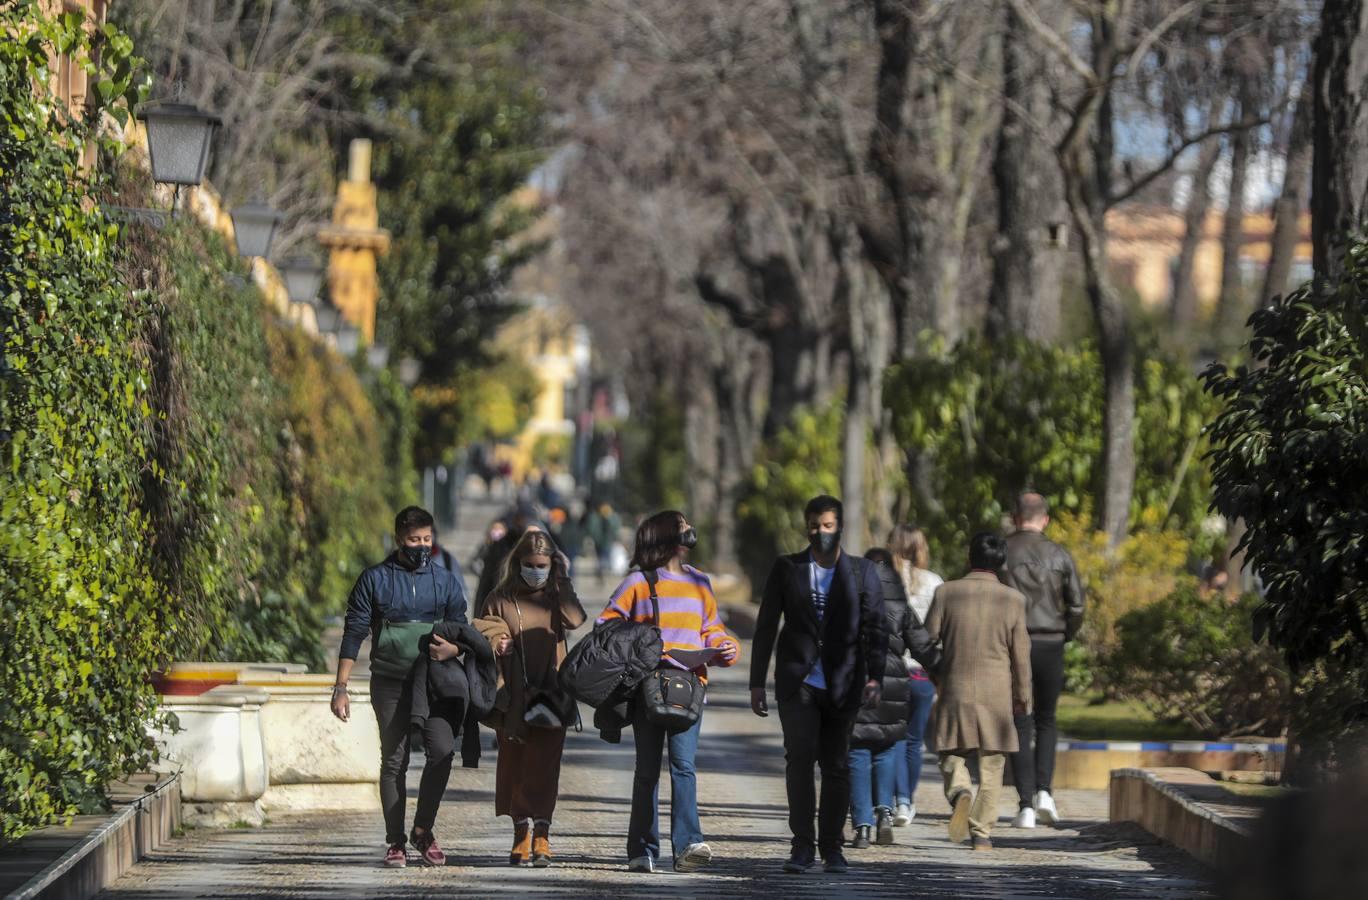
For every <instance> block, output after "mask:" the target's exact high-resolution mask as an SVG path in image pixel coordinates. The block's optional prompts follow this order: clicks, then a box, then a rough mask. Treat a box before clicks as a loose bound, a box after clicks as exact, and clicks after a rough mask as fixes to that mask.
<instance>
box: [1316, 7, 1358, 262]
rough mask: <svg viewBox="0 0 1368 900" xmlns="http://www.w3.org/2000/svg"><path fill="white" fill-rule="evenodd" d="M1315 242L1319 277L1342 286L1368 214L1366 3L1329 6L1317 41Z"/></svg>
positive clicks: (1323, 15) (1322, 16)
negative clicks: (1338, 281)
mask: <svg viewBox="0 0 1368 900" xmlns="http://www.w3.org/2000/svg"><path fill="white" fill-rule="evenodd" d="M1314 81H1315V91H1314V97H1315V117H1314V136H1315V137H1314V141H1315V150H1314V161H1313V165H1312V187H1311V240H1312V244H1313V245H1314V248H1315V265H1316V274H1317V275H1318V276H1320V277H1322V278H1327V279H1332V280H1333V279H1337V278H1338V277H1339V276H1340V275H1341V273H1342V272H1343V270H1344V256H1345V252H1346V250H1347V248H1348V246H1349V242H1350V240H1351V239H1352V237H1353V236H1354V235H1356V234H1361V233H1362V231H1363V228H1364V219H1365V214H1368V4H1365V2H1364V0H1325V5H1324V6H1323V7H1322V10H1321V29H1320V36H1319V37H1318V38H1317V39H1316V66H1315V76H1314Z"/></svg>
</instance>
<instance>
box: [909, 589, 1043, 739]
mask: <svg viewBox="0 0 1368 900" xmlns="http://www.w3.org/2000/svg"><path fill="white" fill-rule="evenodd" d="M926 630H927V631H928V632H930V633H931V638H932V639H933V640H937V641H939V642H940V644H941V647H942V651H943V653H944V656H943V657H942V659H941V664H940V668H939V669H938V670H937V673H936V681H937V685H936V687H937V698H936V712H935V720H934V722H933V725H932V733H931V746H932V747H933V748H934V749H935V750H937V751H939V752H942V753H944V752H948V751H951V750H988V751H992V752H999V753H1015V752H1016V750H1017V733H1016V727H1015V725H1014V724H1013V722H1012V701H1013V699H1014V698H1015V699H1016V700H1017V702H1019V703H1021V704H1023V705H1024V706H1026V707H1028V708H1029V706H1030V702H1031V639H1030V637H1029V636H1028V635H1027V633H1026V600H1025V598H1024V597H1022V595H1021V594H1020V593H1019V592H1017V591H1015V590H1013V589H1012V588H1009V587H1007V586H1006V585H1004V584H1002V583H1001V582H1000V581H998V579H997V576H996V575H993V574H991V573H988V572H971V573H969V574H968V575H966V576H965V577H964V578H961V579H959V580H958V581H947V582H946V583H945V584H942V585H941V586H940V587H938V588H936V595H935V597H934V598H933V599H932V600H931V609H930V611H929V612H928V613H927V614H926Z"/></svg>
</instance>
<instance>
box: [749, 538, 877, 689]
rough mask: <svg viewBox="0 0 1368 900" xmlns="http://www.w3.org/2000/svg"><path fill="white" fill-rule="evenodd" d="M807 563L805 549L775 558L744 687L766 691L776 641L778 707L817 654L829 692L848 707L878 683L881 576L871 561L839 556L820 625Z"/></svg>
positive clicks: (775, 687) (808, 559)
mask: <svg viewBox="0 0 1368 900" xmlns="http://www.w3.org/2000/svg"><path fill="white" fill-rule="evenodd" d="M811 561H812V555H811V553H810V552H809V551H807V550H804V551H803V552H801V553H793V554H790V555H788V556H781V557H779V558H778V559H777V560H775V562H774V568H773V569H771V570H770V574H769V578H768V579H767V580H766V581H765V593H764V598H763V599H762V600H761V602H760V614H759V617H758V618H757V620H756V623H755V638H754V640H753V641H752V643H751V647H752V652H753V655H752V656H751V674H750V686H751V687H752V688H758V687H764V686H765V675H766V673H767V672H768V671H769V662H770V655H771V654H772V653H775V644H776V642H777V644H778V652H777V653H775V661H774V692H775V696H776V697H777V699H778V700H779V702H780V703H782V702H784V700H786V699H787V698H789V697H791V696H793V695H794V694H795V693H797V691H798V687H799V686H800V685H801V684H802V683H803V679H805V678H807V676H808V673H810V672H811V671H812V666H813V664H814V663H816V661H817V657H818V655H819V654H820V655H821V659H822V670H823V673H824V674H825V675H826V683H827V692H828V693H829V695H830V696H831V698H832V700H833V701H834V702H835V703H836V705H837V707H838V708H840V709H844V710H854V709H857V708H858V707H859V706H860V703H861V695H862V693H863V691H864V686H865V682H867V681H869V680H870V679H873V680H876V681H878V682H879V683H880V684H882V682H883V659H884V653H885V650H886V648H887V646H888V623H887V622H886V621H885V616H884V604H883V588H882V587H881V586H880V584H879V573H878V571H877V570H876V569H875V568H874V565H873V563H871V562H869V560H866V559H861V558H860V557H858V556H851V555H850V554H848V553H842V554H841V555H840V558H839V559H837V561H836V575H835V577H834V578H833V579H832V582H831V596H830V597H829V598H827V610H826V617H825V620H824V621H823V623H822V625H821V626H820V627H819V625H818V623H817V610H816V609H814V608H813V606H812V585H811V581H810V570H809V569H808V564H809V563H810V562H811ZM780 618H782V619H783V620H784V626H783V629H782V630H781V629H780V627H779V620H780Z"/></svg>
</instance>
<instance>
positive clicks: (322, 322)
mask: <svg viewBox="0 0 1368 900" xmlns="http://www.w3.org/2000/svg"><path fill="white" fill-rule="evenodd" d="M314 320H315V321H316V322H317V323H318V333H319V334H332V333H333V332H335V331H337V326H338V324H339V323H340V322H341V321H342V311H341V310H339V309H338V308H337V307H336V306H333V305H332V304H331V303H317V304H314Z"/></svg>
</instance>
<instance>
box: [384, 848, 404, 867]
mask: <svg viewBox="0 0 1368 900" xmlns="http://www.w3.org/2000/svg"><path fill="white" fill-rule="evenodd" d="M406 865H408V854H406V853H405V852H404V845H403V844H390V848H389V849H388V850H386V851H385V868H387V869H402V868H403V867H404V866H406Z"/></svg>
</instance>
